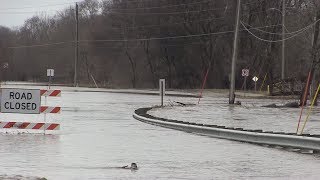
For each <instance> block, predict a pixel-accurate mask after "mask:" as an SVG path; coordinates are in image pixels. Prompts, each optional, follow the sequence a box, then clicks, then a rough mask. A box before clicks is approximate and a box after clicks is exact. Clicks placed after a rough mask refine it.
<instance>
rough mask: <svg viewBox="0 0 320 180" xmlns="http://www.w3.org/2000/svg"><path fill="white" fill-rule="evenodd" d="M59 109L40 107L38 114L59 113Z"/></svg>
mask: <svg viewBox="0 0 320 180" xmlns="http://www.w3.org/2000/svg"><path fill="white" fill-rule="evenodd" d="M60 112H61V107H49V106H41V107H40V113H46V114H47V113H54V114H56V113H60Z"/></svg>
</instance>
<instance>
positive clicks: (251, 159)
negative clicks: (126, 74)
mask: <svg viewBox="0 0 320 180" xmlns="http://www.w3.org/2000/svg"><path fill="white" fill-rule="evenodd" d="M61 88H62V89H63V87H61ZM209 98H210V101H212V102H218V101H219V99H221V97H215V95H213V96H211V97H209ZM169 99H170V101H181V102H193V103H194V102H197V100H196V99H194V98H183V97H176V98H175V97H170V98H169ZM169 99H167V101H169ZM47 102H48V105H52V106H53V105H61V106H62V113H61V114H59V115H47V122H58V123H60V124H61V130H60V131H59V132H58V133H57V134H54V135H45V136H44V135H41V134H36V135H35V134H22V135H21V134H20V135H19V134H16V133H15V134H3V133H2V134H0V141H1V142H2V143H1V147H0V158H1V161H0V167H1V168H0V175H4V174H7V175H23V176H25V177H29V176H39V177H46V178H48V179H59V180H61V179H68V180H70V179H146V180H149V179H266V178H272V179H274V178H275V179H288V178H289V179H315V178H317V177H319V176H320V172H319V171H318V169H319V167H320V157H319V155H317V154H300V153H295V152H288V151H285V150H281V149H276V148H267V147H263V146H256V145H252V144H247V143H241V142H235V141H229V140H223V139H216V138H210V137H206V136H198V135H194V134H190V133H185V132H180V131H175V130H171V129H166V128H161V127H157V126H152V125H149V124H145V123H141V122H139V121H137V120H135V119H133V118H132V113H133V111H134V110H135V109H137V108H140V107H148V106H152V105H155V104H157V103H158V102H159V97H157V96H151V95H137V94H123V93H122V94H117V93H107V92H81V91H79V92H74V91H63V92H62V97H61V98H48V99H47ZM206 103H208V102H206ZM208 108H209V106H208ZM192 110H194V109H192ZM212 111H215V112H219V111H218V109H214V107H213V109H212ZM173 112H174V113H177V114H178V113H179V112H177V111H173ZM222 113H230V114H231V115H233V114H232V113H233V112H232V109H230V112H228V111H227V110H224V111H222ZM0 117H1V118H0V119H1V121H4V120H5V121H8V120H10V121H13V120H26V121H27V120H30V121H31V120H33V121H41V120H42V119H43V116H41V115H40V116H36V115H17V114H1V116H0ZM221 117H223V115H221ZM198 118H199V119H201V118H202V117H201V116H199V117H198ZM207 119H208V118H207ZM221 121H222V120H221ZM264 125H265V124H264ZM266 126H267V125H266ZM270 126H271V125H270ZM131 162H136V163H137V164H138V166H139V168H140V169H139V170H138V171H130V170H125V169H117V168H108V167H119V166H124V165H129V164H130V163H131ZM0 177H1V176H0Z"/></svg>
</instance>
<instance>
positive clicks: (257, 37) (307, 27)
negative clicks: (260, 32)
mask: <svg viewBox="0 0 320 180" xmlns="http://www.w3.org/2000/svg"><path fill="white" fill-rule="evenodd" d="M319 21H320V19H318V20H317V21H315V22H314V23H312V24H310V25H308V26H306V27H305V28H302V29H300V30H299V31H298V32H297V33H295V34H293V35H292V36H290V37H287V38H284V39H280V40H269V39H264V38H261V37H259V36H257V35H255V34H254V33H252V32H251V31H250V30H249V29H248V28H247V27H246V26H245V25H244V24H243V22H242V21H240V23H241V25H242V26H243V27H244V28H245V30H246V31H247V32H248V33H249V34H251V35H252V36H253V37H255V38H256V39H259V40H261V41H265V42H282V41H286V40H289V39H292V38H294V37H296V36H298V35H300V34H301V33H303V32H304V31H306V30H308V29H309V28H310V27H312V26H314V25H315V24H316V23H317V22H319Z"/></svg>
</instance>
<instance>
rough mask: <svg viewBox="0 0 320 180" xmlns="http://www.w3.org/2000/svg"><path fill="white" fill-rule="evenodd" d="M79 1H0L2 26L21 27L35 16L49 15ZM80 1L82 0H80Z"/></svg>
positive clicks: (0, 21) (0, 22) (0, 23)
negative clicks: (45, 13)
mask: <svg viewBox="0 0 320 180" xmlns="http://www.w3.org/2000/svg"><path fill="white" fill-rule="evenodd" d="M76 1H77V0H0V25H2V26H7V27H10V28H13V27H18V26H21V25H22V24H23V23H24V21H25V20H26V19H28V18H30V17H32V16H33V15H36V14H37V13H38V14H39V13H41V12H47V13H48V14H49V15H53V14H55V12H56V11H58V10H62V9H64V8H66V7H69V6H70V5H73V4H74V2H76ZM78 1H80V0H78Z"/></svg>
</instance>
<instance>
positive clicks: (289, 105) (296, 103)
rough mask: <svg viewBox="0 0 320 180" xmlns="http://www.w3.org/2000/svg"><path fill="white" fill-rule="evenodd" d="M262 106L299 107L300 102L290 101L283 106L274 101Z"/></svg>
mask: <svg viewBox="0 0 320 180" xmlns="http://www.w3.org/2000/svg"><path fill="white" fill-rule="evenodd" d="M262 107H267V108H283V107H288V108H298V107H299V103H298V102H289V103H286V104H284V105H282V106H278V105H276V104H274V103H272V104H268V105H265V106H262Z"/></svg>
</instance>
